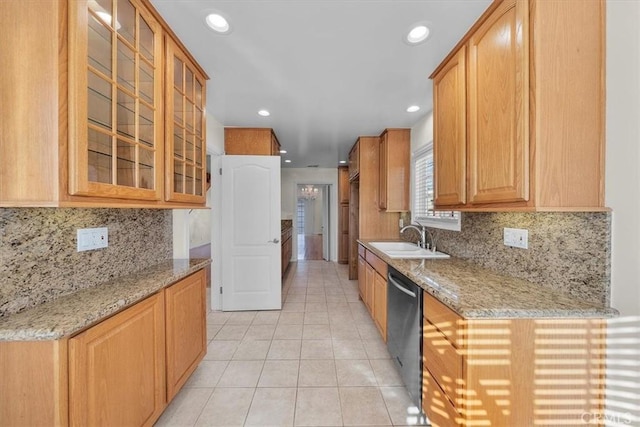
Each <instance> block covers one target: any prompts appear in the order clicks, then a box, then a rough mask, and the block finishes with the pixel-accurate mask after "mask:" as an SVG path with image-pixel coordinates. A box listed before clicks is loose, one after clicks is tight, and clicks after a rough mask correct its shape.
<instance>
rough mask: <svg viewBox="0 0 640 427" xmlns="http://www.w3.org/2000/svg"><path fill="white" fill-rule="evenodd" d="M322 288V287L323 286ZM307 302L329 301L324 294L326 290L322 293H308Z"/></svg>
mask: <svg viewBox="0 0 640 427" xmlns="http://www.w3.org/2000/svg"><path fill="white" fill-rule="evenodd" d="M321 289H322V288H321ZM306 302H308V303H309V302H324V303H326V302H327V297H326V296H325V295H324V290H323V293H321V294H309V293H308V294H307V298H306Z"/></svg>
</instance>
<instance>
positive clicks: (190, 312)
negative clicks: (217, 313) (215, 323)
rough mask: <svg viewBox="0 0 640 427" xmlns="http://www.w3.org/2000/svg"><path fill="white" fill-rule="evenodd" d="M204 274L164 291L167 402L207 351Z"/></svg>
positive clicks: (194, 276)
mask: <svg viewBox="0 0 640 427" xmlns="http://www.w3.org/2000/svg"><path fill="white" fill-rule="evenodd" d="M204 279H205V274H204V270H200V271H199V272H197V273H195V274H192V275H191V276H189V277H187V278H186V279H183V280H181V281H179V282H178V283H176V284H174V285H172V286H170V287H168V288H167V289H166V290H165V307H166V322H165V323H166V331H167V401H170V400H171V399H173V397H174V396H175V395H176V394H177V393H178V391H179V390H180V388H181V387H182V386H183V385H184V383H185V382H186V381H187V379H188V378H189V376H190V375H191V373H193V371H194V370H195V369H196V366H197V365H198V363H199V362H200V361H201V360H202V358H203V357H204V355H205V353H206V351H207V328H206V304H207V303H206V301H207V298H206V295H205V289H206V288H205V282H204Z"/></svg>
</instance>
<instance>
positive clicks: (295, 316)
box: [278, 311, 304, 325]
mask: <svg viewBox="0 0 640 427" xmlns="http://www.w3.org/2000/svg"><path fill="white" fill-rule="evenodd" d="M302 323H304V312H303V311H299V312H298V311H290V312H284V313H282V314H280V320H278V325H302Z"/></svg>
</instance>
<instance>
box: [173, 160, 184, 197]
mask: <svg viewBox="0 0 640 427" xmlns="http://www.w3.org/2000/svg"><path fill="white" fill-rule="evenodd" d="M173 191H175V192H176V193H183V192H184V168H183V165H182V162H181V161H179V160H175V161H174V162H173Z"/></svg>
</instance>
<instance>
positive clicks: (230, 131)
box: [224, 127, 280, 156]
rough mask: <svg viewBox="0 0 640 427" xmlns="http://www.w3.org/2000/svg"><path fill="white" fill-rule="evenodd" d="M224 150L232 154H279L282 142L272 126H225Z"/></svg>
mask: <svg viewBox="0 0 640 427" xmlns="http://www.w3.org/2000/svg"><path fill="white" fill-rule="evenodd" d="M224 152H225V154H230V155H253V156H279V155H280V142H279V141H278V138H277V137H276V134H275V132H274V131H273V129H270V128H231V127H229V128H224Z"/></svg>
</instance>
